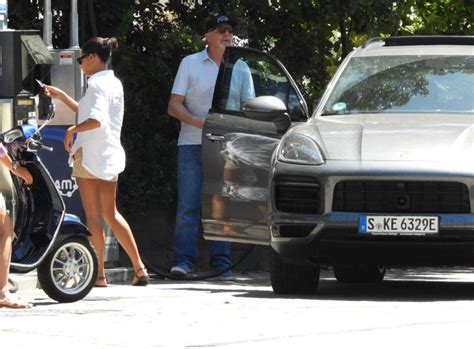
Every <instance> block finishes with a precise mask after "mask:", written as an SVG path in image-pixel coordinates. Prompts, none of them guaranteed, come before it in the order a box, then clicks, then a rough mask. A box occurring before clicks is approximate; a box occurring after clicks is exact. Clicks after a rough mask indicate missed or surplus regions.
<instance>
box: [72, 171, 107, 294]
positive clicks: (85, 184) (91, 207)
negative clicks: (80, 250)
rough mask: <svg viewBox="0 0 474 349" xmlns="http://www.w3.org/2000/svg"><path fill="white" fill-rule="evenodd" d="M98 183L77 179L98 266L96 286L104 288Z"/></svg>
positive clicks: (97, 181) (103, 247)
mask: <svg viewBox="0 0 474 349" xmlns="http://www.w3.org/2000/svg"><path fill="white" fill-rule="evenodd" d="M100 182H101V180H99V179H88V178H77V184H78V186H79V192H80V193H81V201H82V207H83V208H84V212H85V214H86V220H87V228H88V229H89V231H90V233H91V234H92V236H90V237H89V241H90V242H91V243H92V245H93V246H94V248H95V251H96V253H97V260H98V264H99V265H98V267H99V270H98V273H97V281H96V285H99V286H105V285H106V280H105V269H104V254H105V233H104V227H103V226H102V221H101V210H102V209H101V206H100V194H99V188H100Z"/></svg>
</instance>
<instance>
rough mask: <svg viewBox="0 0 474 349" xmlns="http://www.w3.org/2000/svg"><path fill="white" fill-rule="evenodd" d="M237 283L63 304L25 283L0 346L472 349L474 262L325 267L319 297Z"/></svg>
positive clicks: (112, 292) (263, 279) (253, 281)
mask: <svg viewBox="0 0 474 349" xmlns="http://www.w3.org/2000/svg"><path fill="white" fill-rule="evenodd" d="M238 276H239V278H238V281H237V282H217V281H215V282H212V281H209V282H176V281H168V280H153V281H152V284H151V285H149V286H148V287H144V288H140V287H132V286H129V285H128V284H126V285H117V284H114V285H111V286H110V287H108V288H95V289H93V291H92V292H91V293H90V294H89V295H88V296H87V297H86V298H85V299H84V300H82V301H80V302H76V303H71V304H58V303H56V302H54V301H51V300H50V299H49V298H47V296H46V295H45V294H44V293H43V292H42V291H41V290H39V289H34V288H26V289H20V291H19V292H18V295H19V296H21V297H22V298H23V299H25V300H29V301H32V302H33V303H34V305H35V307H34V308H32V309H29V310H6V309H0V345H1V347H2V348H12V347H21V348H26V347H33V346H34V347H36V348H46V347H48V348H68V349H69V348H155V347H165V348H184V347H191V348H194V347H222V348H257V347H258V348H281V347H290V346H291V347H293V348H295V349H296V348H343V347H345V348H384V349H385V348H397V349H400V348H415V347H420V348H427V347H429V348H447V347H451V348H459V347H472V344H470V339H471V338H472V335H471V332H472V329H473V328H474V316H473V315H472V314H473V313H474V269H447V270H442V269H413V270H392V271H389V272H388V274H387V276H386V279H385V281H384V282H383V283H382V284H379V285H342V284H339V283H338V282H337V281H336V280H335V279H334V278H333V275H332V272H331V271H325V272H323V273H322V280H321V282H320V288H319V293H318V294H317V295H316V296H313V297H281V296H277V295H275V294H273V292H272V290H271V286H270V282H269V276H268V274H266V273H253V274H245V275H243V274H240V275H238Z"/></svg>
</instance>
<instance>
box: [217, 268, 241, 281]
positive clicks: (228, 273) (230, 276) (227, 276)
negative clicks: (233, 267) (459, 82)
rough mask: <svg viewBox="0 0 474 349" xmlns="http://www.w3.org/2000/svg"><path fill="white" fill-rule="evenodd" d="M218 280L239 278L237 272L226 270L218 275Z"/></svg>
mask: <svg viewBox="0 0 474 349" xmlns="http://www.w3.org/2000/svg"><path fill="white" fill-rule="evenodd" d="M216 280H218V281H236V280H237V278H236V276H235V274H234V273H233V272H232V271H230V270H229V271H226V272H225V273H224V274H222V275H219V276H217V277H216Z"/></svg>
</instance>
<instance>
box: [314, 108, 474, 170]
mask: <svg viewBox="0 0 474 349" xmlns="http://www.w3.org/2000/svg"><path fill="white" fill-rule="evenodd" d="M310 124H312V126H310V128H312V127H315V128H316V130H313V132H311V131H310V130H309V129H310V128H309V129H308V131H309V132H311V133H312V134H313V138H314V135H315V134H316V135H317V137H316V140H317V141H318V143H320V145H321V147H322V148H323V151H324V152H325V156H326V158H327V159H328V160H374V161H470V162H473V161H474V115H459V114H450V115H431V114H430V115H428V114H426V115H419V114H418V115H409V114H408V115H407V114H403V115H402V114H400V115H399V114H390V115H380V114H366V115H357V116H354V115H350V116H330V117H320V118H315V119H313V120H312V121H311V122H310Z"/></svg>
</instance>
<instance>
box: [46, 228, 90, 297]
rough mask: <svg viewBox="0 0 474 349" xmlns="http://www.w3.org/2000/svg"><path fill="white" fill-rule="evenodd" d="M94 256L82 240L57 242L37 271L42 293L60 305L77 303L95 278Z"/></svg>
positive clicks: (87, 244)
mask: <svg viewBox="0 0 474 349" xmlns="http://www.w3.org/2000/svg"><path fill="white" fill-rule="evenodd" d="M97 266H98V263H97V256H96V254H95V251H94V248H93V247H92V245H91V244H90V242H89V241H88V240H87V239H86V238H85V237H78V236H75V237H71V238H69V239H65V240H63V241H61V242H59V243H58V244H57V245H56V246H55V247H54V248H53V249H52V251H51V252H50V253H49V254H48V256H47V257H46V258H45V260H44V261H43V262H42V263H41V264H40V266H39V267H38V281H39V283H40V285H41V287H42V289H43V291H44V292H45V293H46V294H47V295H48V296H49V297H51V298H52V299H54V300H56V301H58V302H60V303H70V302H76V301H78V300H81V299H82V298H84V297H85V296H87V294H89V292H90V290H91V289H92V287H94V283H95V280H96V278H97Z"/></svg>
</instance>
